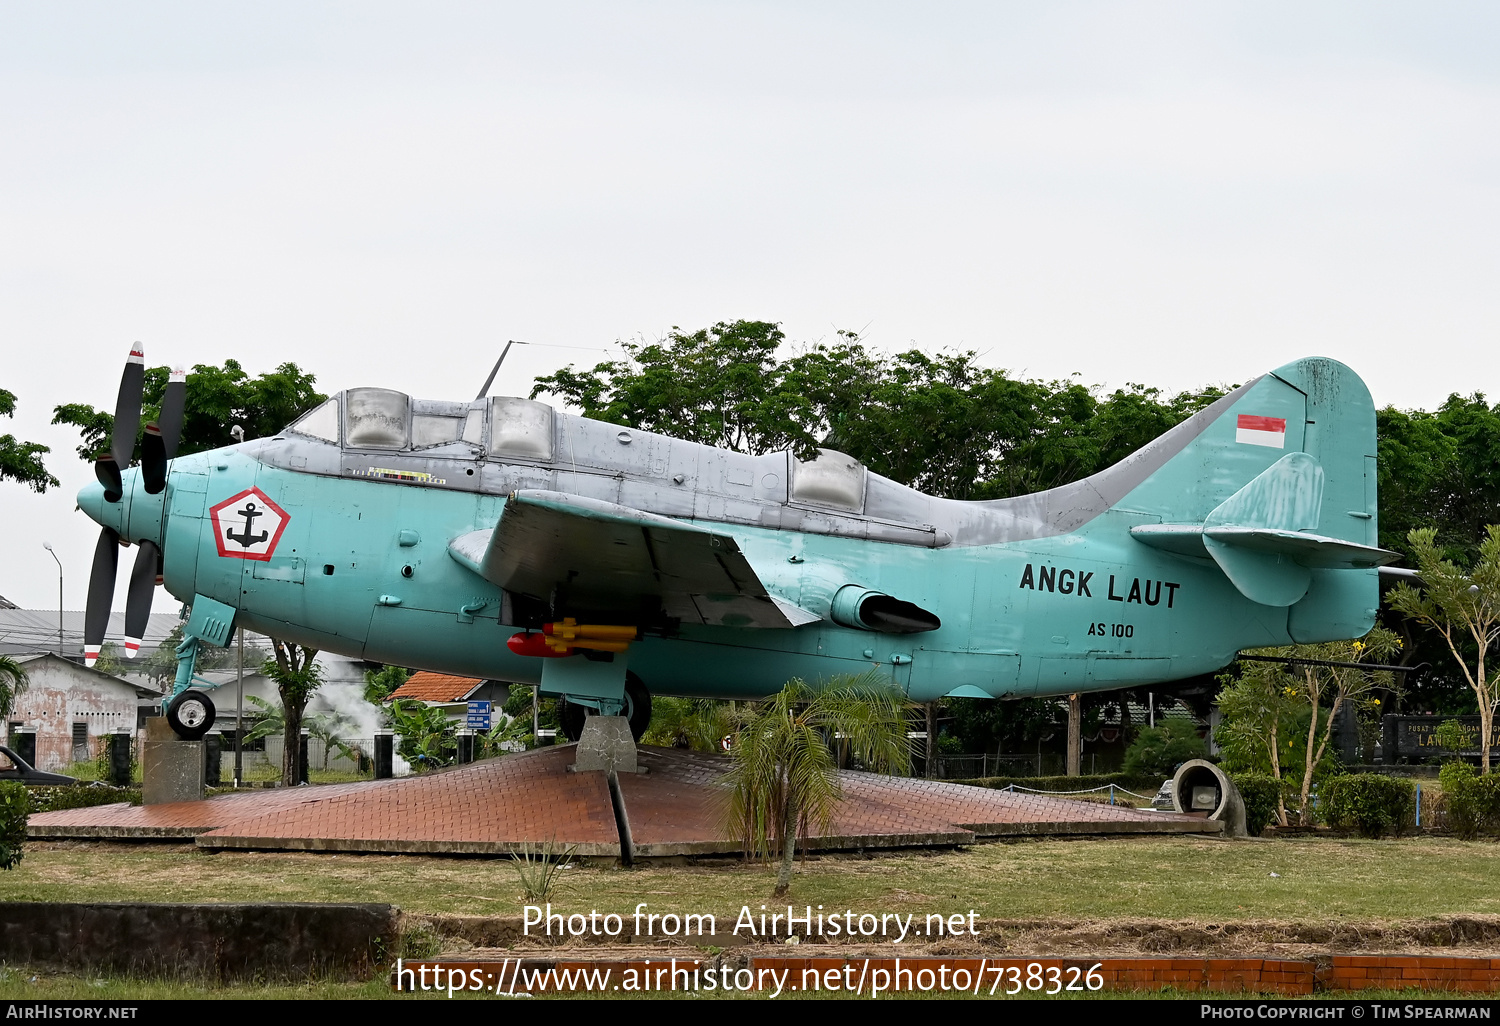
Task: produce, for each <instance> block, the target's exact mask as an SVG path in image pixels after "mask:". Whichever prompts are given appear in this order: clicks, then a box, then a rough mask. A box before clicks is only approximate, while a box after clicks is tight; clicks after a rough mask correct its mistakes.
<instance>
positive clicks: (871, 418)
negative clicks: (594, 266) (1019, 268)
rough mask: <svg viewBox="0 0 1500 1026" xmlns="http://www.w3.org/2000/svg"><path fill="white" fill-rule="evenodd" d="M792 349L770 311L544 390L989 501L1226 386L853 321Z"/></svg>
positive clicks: (1078, 466) (670, 428) (565, 373)
mask: <svg viewBox="0 0 1500 1026" xmlns="http://www.w3.org/2000/svg"><path fill="white" fill-rule="evenodd" d="M785 344H786V339H785V336H784V335H783V333H782V331H781V329H780V327H779V326H778V325H776V324H773V323H771V322H768V321H734V322H721V323H719V324H715V325H714V326H713V327H711V328H705V329H701V330H699V331H693V332H687V331H683V330H681V329H679V328H673V329H672V331H671V332H669V333H668V334H667V336H666V337H665V338H664V339H662V340H661V341H659V342H654V343H646V342H626V343H622V345H623V347H624V349H625V350H626V357H625V358H624V359H621V360H611V361H606V362H603V363H600V364H597V365H596V366H594V367H593V368H592V369H589V370H577V369H575V368H573V367H567V368H564V369H563V370H560V371H557V372H556V373H554V374H550V375H545V376H542V377H539V378H537V380H536V387H535V388H534V389H533V390H532V395H533V397H534V396H536V395H539V394H541V393H543V392H549V393H552V394H554V395H558V396H561V397H562V398H563V399H565V400H567V401H568V402H569V403H571V404H572V405H575V406H577V407H579V408H580V409H581V410H582V411H583V413H584V415H585V416H588V417H594V418H598V419H600V420H606V421H609V422H611V423H616V424H624V425H627V426H630V427H637V428H642V429H645V430H649V431H659V432H663V433H666V434H671V435H673V436H675V437H679V438H686V439H689V440H691V441H696V442H704V443H707V444H710V445H717V446H721V447H724V448H729V449H735V450H737V451H740V452H751V453H765V452H772V451H777V450H781V449H790V450H792V452H793V453H794V454H795V455H796V456H797V457H798V458H799V459H810V458H811V457H812V456H813V455H814V453H815V451H816V449H817V448H818V447H819V446H823V447H826V448H833V449H838V450H839V451H841V452H845V453H848V454H849V455H851V456H853V457H854V458H856V459H858V460H859V461H860V462H862V463H864V464H865V465H866V466H868V467H869V468H870V469H871V470H873V471H875V472H876V473H878V474H882V475H884V476H886V477H889V478H891V479H892V480H895V481H899V482H901V483H903V484H908V485H911V486H912V487H914V488H918V489H921V490H922V491H925V492H929V493H931V494H934V495H941V496H945V497H948V498H957V499H984V498H999V497H1004V496H1008V495H1016V494H1020V493H1023V492H1031V491H1036V490H1037V489H1039V488H1050V487H1053V486H1055V485H1059V484H1066V483H1067V482H1069V481H1072V480H1075V479H1076V478H1079V477H1082V476H1085V475H1087V474H1092V473H1094V472H1095V471H1098V470H1101V469H1103V468H1104V467H1106V466H1108V465H1109V464H1110V463H1113V462H1115V461H1117V460H1119V459H1122V458H1124V457H1125V456H1127V455H1129V453H1131V452H1132V451H1134V450H1135V449H1136V448H1138V447H1139V446H1140V445H1142V444H1144V443H1145V442H1147V441H1149V440H1150V439H1151V438H1154V437H1155V436H1156V435H1158V434H1160V433H1161V431H1163V430H1165V429H1166V428H1168V427H1171V426H1172V425H1173V424H1176V423H1178V422H1179V421H1181V420H1183V419H1184V418H1186V417H1188V416H1190V415H1191V414H1192V413H1193V412H1194V411H1195V410H1197V409H1200V408H1201V407H1202V406H1204V405H1206V404H1208V403H1209V402H1212V401H1213V399H1215V398H1217V397H1218V396H1220V395H1222V394H1223V390H1222V389H1206V390H1202V391H1199V392H1193V393H1183V394H1182V395H1179V396H1175V397H1167V396H1165V395H1163V394H1162V393H1161V392H1159V390H1156V389H1152V388H1147V387H1145V386H1142V385H1130V386H1128V387H1127V388H1126V389H1123V390H1120V391H1116V392H1114V393H1112V394H1111V395H1109V396H1108V397H1106V398H1104V399H1102V400H1101V399H1099V398H1098V397H1097V396H1096V395H1095V390H1094V389H1091V388H1088V387H1086V386H1084V385H1082V384H1079V383H1077V382H1072V381H1067V382H1039V381H1021V380H1018V379H1015V378H1011V377H1009V376H1008V375H1007V374H1006V373H1005V372H1004V371H1001V370H997V369H993V368H987V367H982V366H980V365H979V363H978V356H977V354H975V353H972V352H959V353H942V354H938V355H931V354H927V353H923V352H920V351H918V350H910V351H907V352H904V353H899V354H897V355H895V356H887V355H885V354H882V353H879V352H875V351H871V350H869V349H867V348H866V347H865V345H864V343H863V341H862V340H861V339H860V338H859V336H858V335H857V334H856V333H854V332H849V331H841V332H839V333H838V334H837V337H836V338H835V339H834V340H833V341H831V342H827V343H823V342H818V343H813V344H811V345H803V346H800V347H796V349H797V351H795V352H793V353H792V354H791V355H789V356H787V357H785V358H784V359H783V358H781V357H780V356H779V355H778V353H779V351H780V349H781V348H782V347H783V346H784V345H785Z"/></svg>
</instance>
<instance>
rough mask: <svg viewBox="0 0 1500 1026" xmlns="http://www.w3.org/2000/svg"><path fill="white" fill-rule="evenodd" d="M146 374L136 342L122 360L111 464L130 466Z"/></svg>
mask: <svg viewBox="0 0 1500 1026" xmlns="http://www.w3.org/2000/svg"><path fill="white" fill-rule="evenodd" d="M145 377H146V354H145V352H144V351H143V350H142V348H141V345H140V343H139V342H137V343H136V344H135V345H134V346H131V348H130V356H129V357H127V358H126V360H125V371H124V373H122V374H121V375H120V395H119V397H118V398H117V399H116V400H115V433H114V440H113V443H112V444H111V446H110V454H111V455H112V456H114V458H115V466H117V467H128V466H130V457H132V456H134V455H135V433H136V430H137V429H138V428H139V427H140V426H141V386H142V384H143V382H144V381H145Z"/></svg>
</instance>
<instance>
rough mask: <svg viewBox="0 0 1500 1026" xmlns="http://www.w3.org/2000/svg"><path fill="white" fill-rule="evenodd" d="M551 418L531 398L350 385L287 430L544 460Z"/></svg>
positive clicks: (349, 444)
mask: <svg viewBox="0 0 1500 1026" xmlns="http://www.w3.org/2000/svg"><path fill="white" fill-rule="evenodd" d="M341 414H342V415H341ZM554 418H555V415H554V413H553V411H552V407H550V406H548V405H547V404H546V403H539V402H535V401H534V400H531V399H517V398H513V397H510V396H496V397H495V398H493V399H490V400H479V401H476V402H471V403H456V402H443V401H440V400H433V399H413V398H412V397H411V396H409V395H407V394H406V393H405V392H398V391H396V390H395V389H391V388H351V389H349V390H348V391H346V392H343V393H341V394H339V395H336V396H334V397H333V398H332V399H329V400H328V401H327V402H325V403H324V404H323V405H321V406H319V407H318V408H317V409H315V410H312V411H311V412H309V413H307V414H305V415H304V416H303V417H302V418H301V419H300V420H298V421H297V422H296V423H295V424H293V425H291V426H290V427H289V428H287V430H288V431H290V432H293V433H294V434H298V435H302V436H304V437H307V438H316V439H318V440H319V441H323V442H330V443H332V444H333V445H340V444H342V445H343V446H344V447H345V448H347V449H377V450H385V451H403V450H419V449H431V448H433V447H435V446H440V445H451V444H452V443H454V442H465V443H468V444H469V445H472V446H480V447H484V448H485V449H486V451H487V452H488V453H490V454H491V455H496V456H513V457H519V458H521V459H530V460H538V461H542V462H545V461H548V460H550V459H552V450H553V441H552V438H553V420H554ZM487 427H488V429H489V430H488V438H486V428H487Z"/></svg>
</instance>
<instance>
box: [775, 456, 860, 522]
mask: <svg viewBox="0 0 1500 1026" xmlns="http://www.w3.org/2000/svg"><path fill="white" fill-rule="evenodd" d="M791 500H792V501H793V502H811V503H815V504H817V505H819V506H834V507H836V508H838V509H845V510H849V511H850V512H852V513H858V512H859V511H860V510H862V509H864V506H865V467H864V464H862V463H860V462H859V461H858V460H856V459H855V458H854V457H853V456H846V455H845V454H844V453H841V452H834V451H833V450H832V449H819V450H818V458H817V459H814V460H809V461H808V462H806V463H803V462H802V461H801V460H793V461H792V488H791Z"/></svg>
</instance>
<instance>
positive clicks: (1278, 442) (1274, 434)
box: [1234, 414, 1286, 449]
mask: <svg viewBox="0 0 1500 1026" xmlns="http://www.w3.org/2000/svg"><path fill="white" fill-rule="evenodd" d="M1234 440H1235V441H1236V442H1244V443H1245V444H1246V445H1266V446H1270V447H1271V448H1272V449H1285V448H1286V421H1285V420H1284V419H1282V418H1281V417H1248V416H1245V415H1244V414H1241V415H1240V419H1239V423H1238V424H1237V425H1236V427H1235V432H1234Z"/></svg>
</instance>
